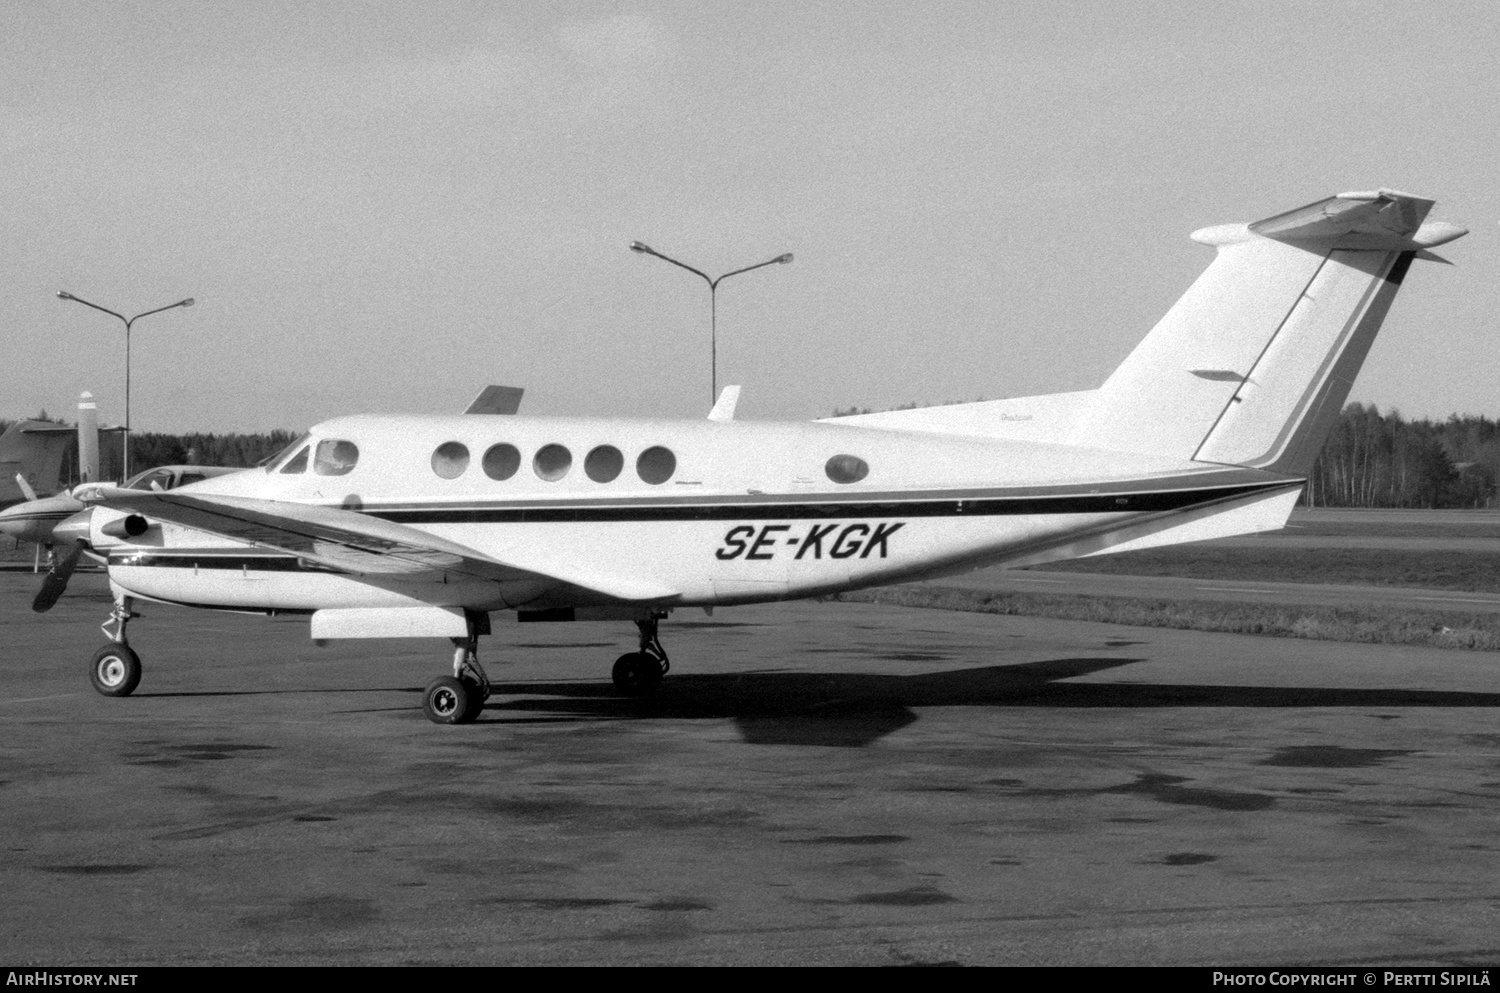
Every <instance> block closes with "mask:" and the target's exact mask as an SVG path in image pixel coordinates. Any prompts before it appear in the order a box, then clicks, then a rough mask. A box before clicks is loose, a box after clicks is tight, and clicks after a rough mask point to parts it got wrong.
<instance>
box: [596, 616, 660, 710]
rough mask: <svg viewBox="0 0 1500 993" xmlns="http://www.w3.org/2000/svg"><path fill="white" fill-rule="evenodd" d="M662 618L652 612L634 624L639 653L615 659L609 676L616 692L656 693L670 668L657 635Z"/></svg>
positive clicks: (626, 693)
mask: <svg viewBox="0 0 1500 993" xmlns="http://www.w3.org/2000/svg"><path fill="white" fill-rule="evenodd" d="M665 616H667V615H666V614H656V613H653V614H652V615H651V616H650V617H648V618H646V619H645V620H642V621H636V622H635V626H636V627H637V628H639V629H640V632H641V649H640V651H638V652H630V653H628V654H626V655H621V656H620V657H619V658H618V659H616V660H615V667H614V671H613V672H611V673H610V675H611V676H612V677H613V678H614V681H615V689H617V690H619V691H620V692H621V693H623V694H625V695H626V696H647V695H649V694H651V693H655V692H656V690H657V688H658V687H659V686H661V679H662V677H663V676H665V675H666V674H667V672H668V670H670V669H671V668H672V663H670V662H668V661H667V650H666V649H665V648H663V647H662V644H661V639H660V638H658V637H657V634H656V629H657V625H658V623H659V622H660V621H661V619H662V618H663V617H665Z"/></svg>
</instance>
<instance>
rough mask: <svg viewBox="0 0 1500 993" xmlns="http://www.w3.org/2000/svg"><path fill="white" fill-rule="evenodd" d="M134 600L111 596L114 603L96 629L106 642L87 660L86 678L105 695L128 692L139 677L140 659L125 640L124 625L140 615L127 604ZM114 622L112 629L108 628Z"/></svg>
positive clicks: (132, 604)
mask: <svg viewBox="0 0 1500 993" xmlns="http://www.w3.org/2000/svg"><path fill="white" fill-rule="evenodd" d="M132 606H134V601H133V600H131V598H130V597H128V596H121V597H119V598H118V599H116V600H115V607H114V609H113V610H111V611H110V612H109V617H108V618H106V619H105V621H104V623H103V624H101V625H100V629H101V630H102V631H103V632H104V634H105V635H106V636H107V637H108V638H109V644H107V645H105V646H104V647H103V648H101V649H99V650H98V651H97V652H95V653H94V657H93V659H91V660H90V661H89V681H90V682H92V683H93V684H94V689H96V690H98V691H99V692H100V693H103V694H104V695H105V696H129V695H130V694H131V693H133V692H135V688H136V686H137V685H139V683H140V681H141V660H140V657H139V656H137V655H136V654H135V652H133V651H131V650H130V645H129V644H128V643H127V642H126V640H125V625H127V624H129V623H130V621H131V619H132V618H136V617H139V616H141V615H140V614H137V613H136V612H135V611H134V610H132V609H131V607H132ZM110 625H114V630H113V631H111V630H110Z"/></svg>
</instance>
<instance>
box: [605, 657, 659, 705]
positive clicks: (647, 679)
mask: <svg viewBox="0 0 1500 993" xmlns="http://www.w3.org/2000/svg"><path fill="white" fill-rule="evenodd" d="M610 676H611V677H612V678H613V679H614V681H615V689H617V690H619V691H620V692H621V693H623V694H625V695H626V696H647V695H649V694H651V693H655V692H656V691H657V689H658V688H660V686H661V677H662V671H661V660H660V659H658V658H657V657H656V656H655V655H648V654H647V653H645V652H630V653H629V654H627V655H621V656H620V657H619V658H618V659H616V660H615V667H614V670H613V671H612V672H611V673H610Z"/></svg>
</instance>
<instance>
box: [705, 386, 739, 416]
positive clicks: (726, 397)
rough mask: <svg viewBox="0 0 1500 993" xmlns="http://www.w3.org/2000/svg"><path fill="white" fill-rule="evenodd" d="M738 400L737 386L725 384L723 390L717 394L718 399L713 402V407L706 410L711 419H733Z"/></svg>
mask: <svg viewBox="0 0 1500 993" xmlns="http://www.w3.org/2000/svg"><path fill="white" fill-rule="evenodd" d="M739 402H740V388H739V387H738V386H726V387H724V392H723V393H720V394H719V401H718V402H717V403H715V404H714V409H713V410H710V411H709V412H708V419H709V420H711V421H732V420H734V408H735V407H736V405H738V404H739Z"/></svg>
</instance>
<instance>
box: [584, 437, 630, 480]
mask: <svg viewBox="0 0 1500 993" xmlns="http://www.w3.org/2000/svg"><path fill="white" fill-rule="evenodd" d="M623 468H625V456H623V455H621V454H620V450H619V449H618V448H616V447H615V446H614V445H600V446H599V447H598V448H596V449H594V450H593V451H592V452H589V454H588V457H587V458H585V459H584V460H583V471H584V472H585V473H586V474H587V475H588V477H589V478H590V479H592V480H593V481H594V482H596V483H608V482H611V481H613V480H614V479H615V477H617V476H619V475H620V470H621V469H623Z"/></svg>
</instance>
